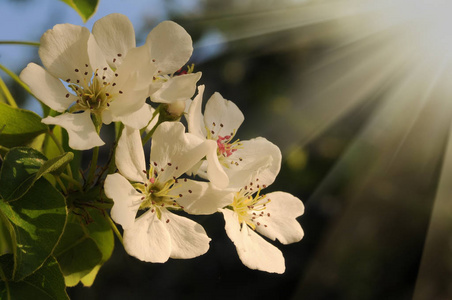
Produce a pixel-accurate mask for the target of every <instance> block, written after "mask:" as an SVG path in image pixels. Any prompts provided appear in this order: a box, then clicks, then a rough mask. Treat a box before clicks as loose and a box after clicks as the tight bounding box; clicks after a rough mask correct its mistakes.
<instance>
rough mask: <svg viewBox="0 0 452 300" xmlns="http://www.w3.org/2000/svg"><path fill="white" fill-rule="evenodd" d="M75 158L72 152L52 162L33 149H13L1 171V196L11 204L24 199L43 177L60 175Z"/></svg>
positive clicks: (55, 158) (53, 159)
mask: <svg viewBox="0 0 452 300" xmlns="http://www.w3.org/2000/svg"><path fill="white" fill-rule="evenodd" d="M73 158H74V154H73V153H71V152H67V153H63V154H62V155H60V156H57V157H54V158H52V159H50V160H47V158H46V157H45V156H44V155H43V154H42V153H40V152H39V151H37V150H35V149H33V148H26V147H19V148H13V149H11V150H10V151H9V152H8V154H7V155H6V156H5V161H4V163H3V166H2V169H1V171H0V180H1V181H2V184H1V185H0V195H1V196H2V197H3V198H4V200H5V201H7V202H10V201H13V200H16V199H18V198H20V197H22V196H23V195H24V194H25V193H26V192H27V191H28V190H29V189H30V188H31V186H32V185H33V184H34V183H35V181H36V180H38V179H39V178H40V177H41V176H43V175H45V174H48V173H52V174H55V175H58V174H60V173H61V172H62V171H63V170H64V168H65V167H66V165H67V164H68V163H70V162H71V160H72V159H73Z"/></svg>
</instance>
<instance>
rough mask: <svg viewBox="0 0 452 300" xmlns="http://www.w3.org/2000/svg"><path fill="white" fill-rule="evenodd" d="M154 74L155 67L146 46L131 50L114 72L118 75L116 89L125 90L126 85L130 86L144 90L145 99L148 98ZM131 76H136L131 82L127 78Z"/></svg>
mask: <svg viewBox="0 0 452 300" xmlns="http://www.w3.org/2000/svg"><path fill="white" fill-rule="evenodd" d="M156 72H157V67H156V66H155V64H153V63H152V62H151V59H150V56H149V49H148V48H147V47H146V46H141V47H137V48H131V49H130V50H129V51H128V52H127V55H126V57H125V58H124V60H123V62H122V64H121V65H120V66H119V68H118V69H117V70H116V73H117V74H118V78H117V80H116V83H117V85H118V87H119V86H121V89H125V87H126V88H127V85H131V86H132V87H133V88H134V89H146V90H147V92H146V97H148V96H149V93H148V89H149V85H150V83H151V82H152V80H153V76H154V75H155V73H156ZM132 74H136V76H135V79H133V80H132V81H131V80H130V79H129V76H130V75H132ZM127 81H129V82H127Z"/></svg>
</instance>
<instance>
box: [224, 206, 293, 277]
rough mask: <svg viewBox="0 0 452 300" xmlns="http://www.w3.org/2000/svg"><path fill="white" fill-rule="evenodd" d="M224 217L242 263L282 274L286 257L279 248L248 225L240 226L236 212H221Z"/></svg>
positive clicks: (256, 268)
mask: <svg viewBox="0 0 452 300" xmlns="http://www.w3.org/2000/svg"><path fill="white" fill-rule="evenodd" d="M220 211H221V212H222V213H223V215H224V220H225V229H226V233H227V235H228V236H229V238H230V239H231V241H232V242H234V245H235V247H236V249H237V253H238V255H239V258H240V260H241V261H242V263H243V264H244V265H245V266H247V267H248V268H250V269H255V270H261V271H266V272H271V273H279V274H282V273H284V271H285V268H286V267H285V265H284V257H283V255H282V253H281V251H279V249H278V248H276V247H275V246H273V245H272V244H270V243H269V242H267V241H266V240H264V239H263V238H262V237H260V236H259V235H258V234H257V233H255V232H254V231H253V230H252V229H250V228H249V227H248V226H247V225H246V224H242V225H240V223H239V222H238V219H237V215H236V214H235V212H233V211H231V210H229V209H221V210H220Z"/></svg>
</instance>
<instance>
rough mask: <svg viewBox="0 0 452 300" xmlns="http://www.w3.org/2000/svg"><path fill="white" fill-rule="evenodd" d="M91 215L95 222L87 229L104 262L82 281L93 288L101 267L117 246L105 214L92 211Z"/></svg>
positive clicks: (90, 211)
mask: <svg viewBox="0 0 452 300" xmlns="http://www.w3.org/2000/svg"><path fill="white" fill-rule="evenodd" d="M89 214H90V216H91V218H92V219H93V222H91V223H89V224H88V225H87V226H86V227H87V229H88V231H89V233H90V236H91V237H92V238H93V240H94V241H95V242H96V245H97V247H98V248H99V250H100V251H101V253H102V260H101V261H100V263H99V264H98V265H97V266H96V267H94V269H93V270H92V271H91V272H90V273H89V274H88V275H86V276H84V277H83V278H82V279H81V281H82V283H83V285H84V286H91V285H92V284H93V282H94V279H96V276H97V273H98V272H99V269H100V267H102V265H103V264H104V263H105V262H106V261H107V260H108V259H109V258H110V256H111V254H112V253H113V248H114V246H115V240H114V236H113V230H112V229H111V227H110V224H109V223H108V220H107V219H106V217H105V216H104V215H103V213H102V212H101V211H99V210H95V209H90V210H89Z"/></svg>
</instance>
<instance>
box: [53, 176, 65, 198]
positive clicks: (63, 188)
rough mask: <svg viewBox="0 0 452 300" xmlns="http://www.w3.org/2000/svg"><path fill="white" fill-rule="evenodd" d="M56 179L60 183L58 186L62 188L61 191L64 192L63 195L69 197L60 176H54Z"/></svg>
mask: <svg viewBox="0 0 452 300" xmlns="http://www.w3.org/2000/svg"><path fill="white" fill-rule="evenodd" d="M54 177H55V179H56V182H58V185H59V186H60V188H61V190H62V191H63V193H64V194H65V195H67V190H66V187H65V186H64V183H63V181H61V178H60V176H54Z"/></svg>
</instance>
